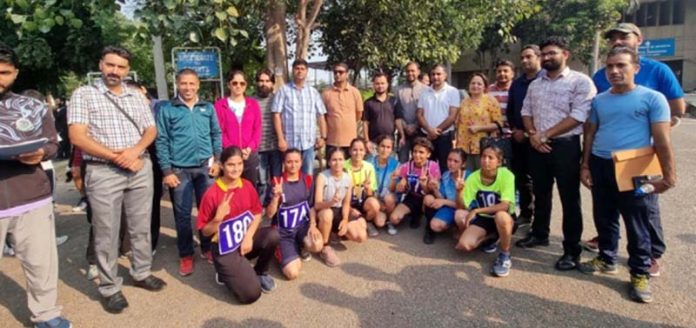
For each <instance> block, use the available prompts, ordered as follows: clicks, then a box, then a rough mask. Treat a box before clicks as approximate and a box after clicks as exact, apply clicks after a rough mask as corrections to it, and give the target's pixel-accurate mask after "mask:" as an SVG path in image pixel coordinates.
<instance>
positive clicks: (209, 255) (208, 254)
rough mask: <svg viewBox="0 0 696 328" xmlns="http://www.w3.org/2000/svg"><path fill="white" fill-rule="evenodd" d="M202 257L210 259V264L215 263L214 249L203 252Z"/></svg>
mask: <svg viewBox="0 0 696 328" xmlns="http://www.w3.org/2000/svg"><path fill="white" fill-rule="evenodd" d="M201 258H202V259H204V260H206V261H208V263H209V264H213V251H205V252H201Z"/></svg>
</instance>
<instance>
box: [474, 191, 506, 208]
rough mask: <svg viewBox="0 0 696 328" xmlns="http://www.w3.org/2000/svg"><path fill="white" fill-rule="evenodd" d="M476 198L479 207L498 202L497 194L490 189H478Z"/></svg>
mask: <svg viewBox="0 0 696 328" xmlns="http://www.w3.org/2000/svg"><path fill="white" fill-rule="evenodd" d="M476 200H477V201H478V205H479V207H481V208H483V207H491V206H493V205H495V204H498V203H500V198H499V197H498V194H497V193H495V192H492V191H479V192H477V193H476Z"/></svg>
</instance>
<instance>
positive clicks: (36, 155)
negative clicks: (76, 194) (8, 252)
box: [0, 43, 70, 328]
mask: <svg viewBox="0 0 696 328" xmlns="http://www.w3.org/2000/svg"><path fill="white" fill-rule="evenodd" d="M18 66H19V59H18V58H17V55H16V54H15V52H14V51H13V50H12V49H10V48H8V47H7V46H5V45H4V44H2V43H0V146H12V145H14V144H17V143H21V142H26V141H31V140H36V139H40V138H46V139H48V142H47V143H46V144H44V145H43V146H41V147H39V148H38V149H37V150H34V151H31V152H25V153H23V154H20V155H19V156H16V157H12V158H9V159H2V160H0V192H1V193H2V195H3V196H2V197H1V198H0V247H2V246H4V245H5V238H7V236H8V234H12V237H11V238H10V239H11V241H12V244H14V245H13V246H14V250H15V252H16V255H17V258H18V259H20V260H21V261H22V269H23V270H24V277H25V279H26V281H27V303H28V307H29V311H30V312H31V321H32V322H33V323H34V324H35V325H36V327H63V328H66V327H70V322H69V321H67V320H65V319H64V318H62V317H61V316H60V312H61V307H60V306H57V305H56V299H57V297H58V250H57V249H56V238H55V222H54V217H53V198H52V197H51V184H50V182H49V181H48V177H47V176H46V174H45V173H44V172H43V169H42V168H41V161H45V160H49V159H51V158H52V157H54V156H55V155H56V152H57V151H58V138H57V136H56V130H55V126H54V123H53V117H52V116H51V112H50V111H49V110H48V109H47V108H46V105H44V103H43V102H41V101H39V100H37V99H34V98H29V97H25V96H20V95H17V94H15V93H13V92H11V91H10V90H11V88H12V84H13V83H14V81H15V80H16V79H17V74H19V70H18V69H17V68H18ZM0 257H2V255H1V254H0Z"/></svg>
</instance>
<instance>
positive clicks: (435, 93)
mask: <svg viewBox="0 0 696 328" xmlns="http://www.w3.org/2000/svg"><path fill="white" fill-rule="evenodd" d="M430 76H431V77H432V80H431V83H432V86H431V87H430V88H429V89H426V90H425V91H424V92H423V93H422V94H421V95H420V97H418V109H417V110H416V117H418V125H419V126H420V127H421V133H422V134H423V135H424V136H425V137H426V138H428V140H430V142H432V143H433V147H434V149H433V153H432V154H431V156H430V158H431V159H433V160H437V161H438V164H439V165H440V172H445V171H447V156H449V152H450V150H451V149H452V135H453V134H454V121H455V119H456V117H457V111H458V110H459V103H460V96H459V91H458V90H457V89H456V88H455V87H453V86H451V85H449V84H448V83H447V72H446V71H445V66H443V65H442V64H437V65H435V66H433V69H432V70H431V71H430Z"/></svg>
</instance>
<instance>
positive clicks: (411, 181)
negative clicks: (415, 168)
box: [406, 174, 420, 193]
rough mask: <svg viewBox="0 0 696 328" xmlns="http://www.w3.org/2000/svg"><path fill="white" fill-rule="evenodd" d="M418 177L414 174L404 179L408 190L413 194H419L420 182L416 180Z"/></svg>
mask: <svg viewBox="0 0 696 328" xmlns="http://www.w3.org/2000/svg"><path fill="white" fill-rule="evenodd" d="M418 178H419V177H418V176H417V175H415V174H409V175H408V176H407V177H406V181H408V190H410V191H411V192H413V193H417V192H420V190H419V187H420V183H419V182H420V181H419V179H418Z"/></svg>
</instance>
